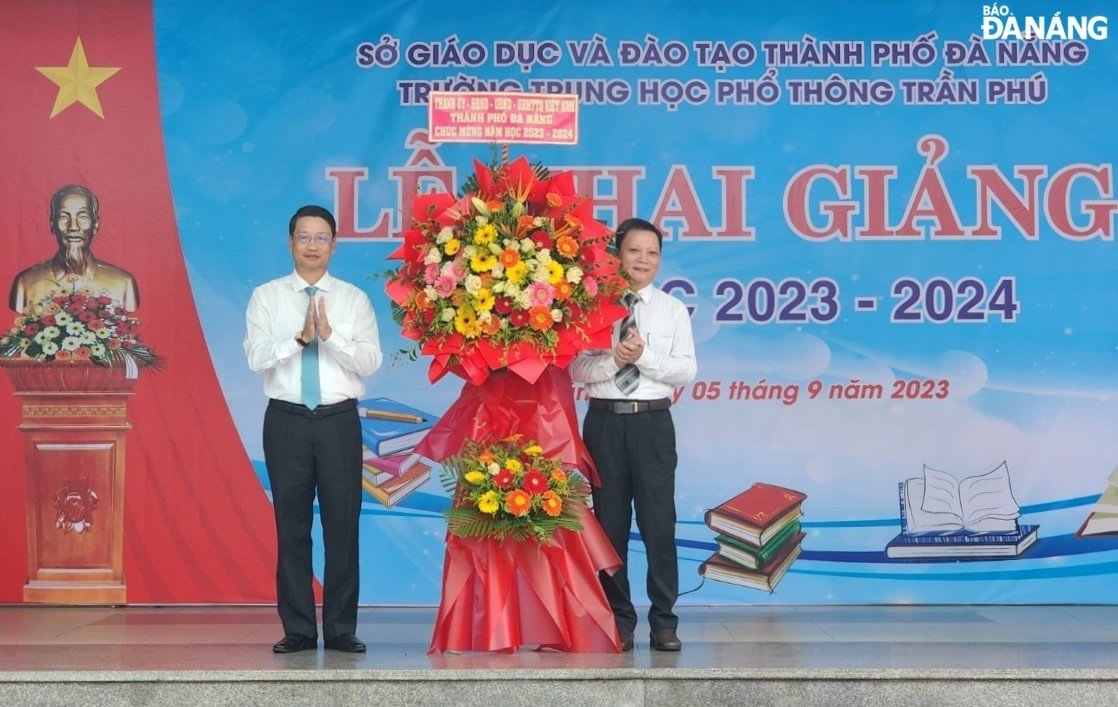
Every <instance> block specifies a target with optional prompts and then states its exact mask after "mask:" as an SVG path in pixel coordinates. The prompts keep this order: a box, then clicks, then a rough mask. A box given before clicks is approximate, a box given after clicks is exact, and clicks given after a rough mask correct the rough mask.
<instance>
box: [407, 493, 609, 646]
mask: <svg viewBox="0 0 1118 707" xmlns="http://www.w3.org/2000/svg"><path fill="white" fill-rule="evenodd" d="M583 516H584V517H583V519H582V520H583V531H582V532H581V533H575V532H572V531H570V530H567V529H565V528H560V529H559V530H557V531H555V533H553V534H552V535H551V537H550V538H548V540H547V541H546V542H544V543H543V544H538V543H537V542H536V541H535V540H524V541H515V540H506V541H505V542H504V544H501V543H500V542H499V541H497V540H494V539H492V538H461V537H458V536H456V535H450V536H448V537H447V545H446V558H445V560H444V561H443V597H442V602H441V603H440V605H439V614H438V617H437V618H436V619H435V629H434V633H433V635H432V636H431V647H430V650H429V651H428V652H429V653H434V654H438V653H444V652H446V651H492V652H505V653H511V652H513V651H516V650H517V649H518V648H520V647H521V646H536V647H538V648H540V649H543V648H552V649H555V650H560V651H568V652H579V653H620V652H621V643H620V639H619V637H618V634H617V626H616V624H615V623H614V619H613V612H612V611H611V610H610V607H609V603H608V602H607V601H606V597H605V593H604V592H603V591H602V586H601V584H600V583H599V581H598V571H599V570H604V571H607V572H610V573H612V572H615V571H616V570H617V568H618V567H620V566H621V561H620V560H619V559H618V557H617V554H616V553H615V552H614V551H613V547H612V546H611V545H610V543H609V539H608V538H606V536H605V533H604V532H603V531H602V529H601V527H600V526H599V525H598V523H597V521H596V520H594V518H593V516H592V515H591V514H590V512H589V511H588V510H586V509H585V508H584V509H583Z"/></svg>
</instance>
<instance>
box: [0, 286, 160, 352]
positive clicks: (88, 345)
mask: <svg viewBox="0 0 1118 707" xmlns="http://www.w3.org/2000/svg"><path fill="white" fill-rule="evenodd" d="M139 323H140V322H139V320H138V319H136V318H135V317H133V316H131V314H130V313H129V312H127V311H125V310H124V309H123V308H122V307H121V306H120V305H119V304H117V303H116V302H114V301H113V299H112V298H111V297H109V296H108V295H107V294H106V293H104V292H97V291H95V290H93V289H92V288H90V287H75V288H74V289H73V290H72V291H71V292H70V293H69V294H55V295H51V296H49V297H45V298H43V299H41V300H39V301H37V302H32V303H30V304H28V305H27V307H25V308H24V310H23V313H22V314H20V315H19V316H17V317H16V319H15V323H14V325H13V326H12V328H11V330H10V331H8V332H7V333H6V334H4V335H3V336H0V357H3V358H30V359H33V360H36V361H42V362H44V363H50V362H52V361H89V362H91V363H94V364H96V365H98V366H114V365H121V364H124V363H126V362H127V361H129V360H131V361H132V362H133V363H135V364H136V365H137V366H140V367H153V368H159V367H160V366H161V364H162V361H161V359H160V358H159V357H158V356H157V355H156V354H155V351H154V350H152V349H151V348H150V347H148V346H145V345H144V344H143V343H141V342H140V338H139V335H138V333H137V332H138V328H139Z"/></svg>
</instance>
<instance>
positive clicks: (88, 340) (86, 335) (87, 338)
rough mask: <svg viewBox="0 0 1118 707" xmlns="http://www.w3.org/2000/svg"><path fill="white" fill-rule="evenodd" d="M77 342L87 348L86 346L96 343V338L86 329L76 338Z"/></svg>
mask: <svg viewBox="0 0 1118 707" xmlns="http://www.w3.org/2000/svg"><path fill="white" fill-rule="evenodd" d="M78 340H79V341H81V342H82V343H83V344H85V345H86V346H88V345H90V344H92V343H93V342H95V341H97V336H96V335H95V334H94V333H93V332H92V331H89V330H88V329H87V330H85V331H83V332H82V333H81V335H80V336H78Z"/></svg>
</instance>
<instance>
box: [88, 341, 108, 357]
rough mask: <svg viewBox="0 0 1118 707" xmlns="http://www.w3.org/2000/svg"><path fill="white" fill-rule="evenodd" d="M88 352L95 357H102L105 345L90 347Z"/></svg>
mask: <svg viewBox="0 0 1118 707" xmlns="http://www.w3.org/2000/svg"><path fill="white" fill-rule="evenodd" d="M89 351H90V353H92V354H93V355H94V356H97V357H101V356H104V355H105V345H104V344H93V345H92V346H90V347H89Z"/></svg>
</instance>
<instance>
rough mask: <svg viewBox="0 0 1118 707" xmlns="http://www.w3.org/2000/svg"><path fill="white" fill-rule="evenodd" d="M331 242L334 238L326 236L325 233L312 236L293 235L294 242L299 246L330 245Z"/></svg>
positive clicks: (304, 234) (306, 234) (305, 234)
mask: <svg viewBox="0 0 1118 707" xmlns="http://www.w3.org/2000/svg"><path fill="white" fill-rule="evenodd" d="M332 240H334V237H333V236H328V235H326V234H325V233H317V234H315V235H313V236H312V235H311V234H309V233H296V234H295V242H296V243H298V244H299V245H310V244H311V243H314V244H315V245H330V241H332Z"/></svg>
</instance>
